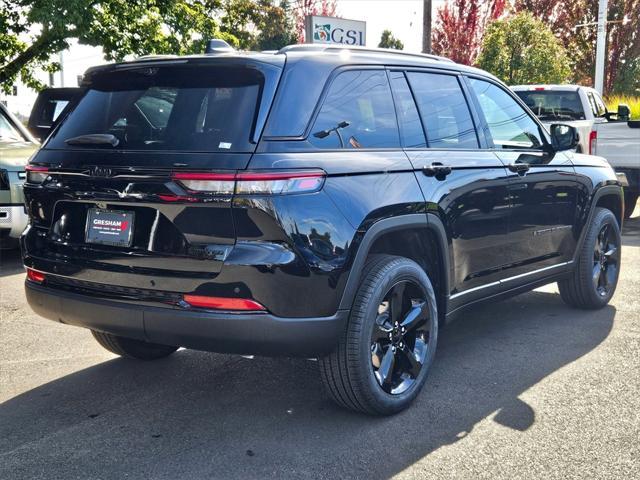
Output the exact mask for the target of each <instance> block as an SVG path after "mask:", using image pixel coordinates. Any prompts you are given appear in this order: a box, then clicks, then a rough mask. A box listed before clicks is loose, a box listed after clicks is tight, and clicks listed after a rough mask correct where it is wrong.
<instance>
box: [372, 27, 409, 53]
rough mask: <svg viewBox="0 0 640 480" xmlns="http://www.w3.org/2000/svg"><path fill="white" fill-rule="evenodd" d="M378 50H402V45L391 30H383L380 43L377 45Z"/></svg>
mask: <svg viewBox="0 0 640 480" xmlns="http://www.w3.org/2000/svg"><path fill="white" fill-rule="evenodd" d="M378 47H380V48H394V49H396V50H404V44H403V43H402V42H401V41H400V40H399V39H397V38H396V37H394V36H393V34H392V33H391V30H385V31H383V32H382V36H381V37H380V43H379V44H378Z"/></svg>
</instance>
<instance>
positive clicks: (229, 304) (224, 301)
mask: <svg viewBox="0 0 640 480" xmlns="http://www.w3.org/2000/svg"><path fill="white" fill-rule="evenodd" d="M183 298H184V301H185V302H187V303H188V304H189V305H191V306H192V307H200V308H211V309H215V310H240V311H245V312H250V311H253V312H263V311H265V310H266V308H264V306H262V305H261V304H259V303H258V302H256V301H255V300H250V299H248V298H226V297H205V296H201V295H185V296H184V297H183Z"/></svg>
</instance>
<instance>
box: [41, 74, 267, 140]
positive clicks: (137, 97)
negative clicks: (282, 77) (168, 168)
mask: <svg viewBox="0 0 640 480" xmlns="http://www.w3.org/2000/svg"><path fill="white" fill-rule="evenodd" d="M91 82H92V83H91V85H90V87H89V89H88V91H87V93H86V94H85V95H84V96H83V97H82V99H81V100H80V102H79V104H78V105H77V107H76V108H75V109H74V110H73V111H72V112H71V114H70V115H69V116H68V117H67V119H66V120H65V121H64V122H63V124H62V125H61V127H60V128H59V130H58V131H57V132H56V134H55V136H54V137H53V138H52V139H51V140H50V141H49V142H48V144H47V148H76V149H78V148H87V147H86V146H76V145H73V146H69V145H67V144H66V143H65V140H66V139H69V138H73V137H77V136H81V135H87V134H111V135H115V136H116V137H117V138H118V140H119V145H118V147H117V148H118V149H124V150H165V151H202V152H250V151H253V145H252V144H251V142H250V139H251V134H252V129H253V124H254V119H255V115H256V109H257V105H258V101H259V96H260V90H261V85H262V76H261V74H260V73H259V72H257V71H254V70H250V69H241V68H231V67H215V68H214V67H202V66H199V67H197V70H195V69H194V67H175V66H173V67H163V68H138V69H134V70H128V71H122V72H118V71H116V72H109V73H103V74H98V75H97V76H96V78H93V79H92V80H91ZM89 147H91V145H89ZM102 148H110V147H104V146H103V147H102Z"/></svg>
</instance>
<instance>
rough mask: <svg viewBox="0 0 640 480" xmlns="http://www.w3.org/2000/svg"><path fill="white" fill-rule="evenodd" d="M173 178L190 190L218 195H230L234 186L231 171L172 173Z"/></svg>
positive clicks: (233, 176)
mask: <svg viewBox="0 0 640 480" xmlns="http://www.w3.org/2000/svg"><path fill="white" fill-rule="evenodd" d="M171 178H172V179H173V180H177V181H178V182H180V183H181V184H182V185H184V186H185V187H186V188H187V189H188V190H191V191H192V192H208V193H217V194H220V195H231V194H232V193H233V188H234V186H235V174H233V173H189V172H184V173H174V174H173V175H171Z"/></svg>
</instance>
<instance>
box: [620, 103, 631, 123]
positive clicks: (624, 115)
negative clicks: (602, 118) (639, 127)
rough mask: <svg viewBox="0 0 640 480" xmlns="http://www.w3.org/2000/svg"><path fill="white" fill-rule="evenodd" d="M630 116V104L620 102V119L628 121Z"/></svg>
mask: <svg viewBox="0 0 640 480" xmlns="http://www.w3.org/2000/svg"><path fill="white" fill-rule="evenodd" d="M630 116H631V109H630V108H629V105H627V104H626V103H619V104H618V120H622V121H623V122H626V121H628V120H629V117H630Z"/></svg>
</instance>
